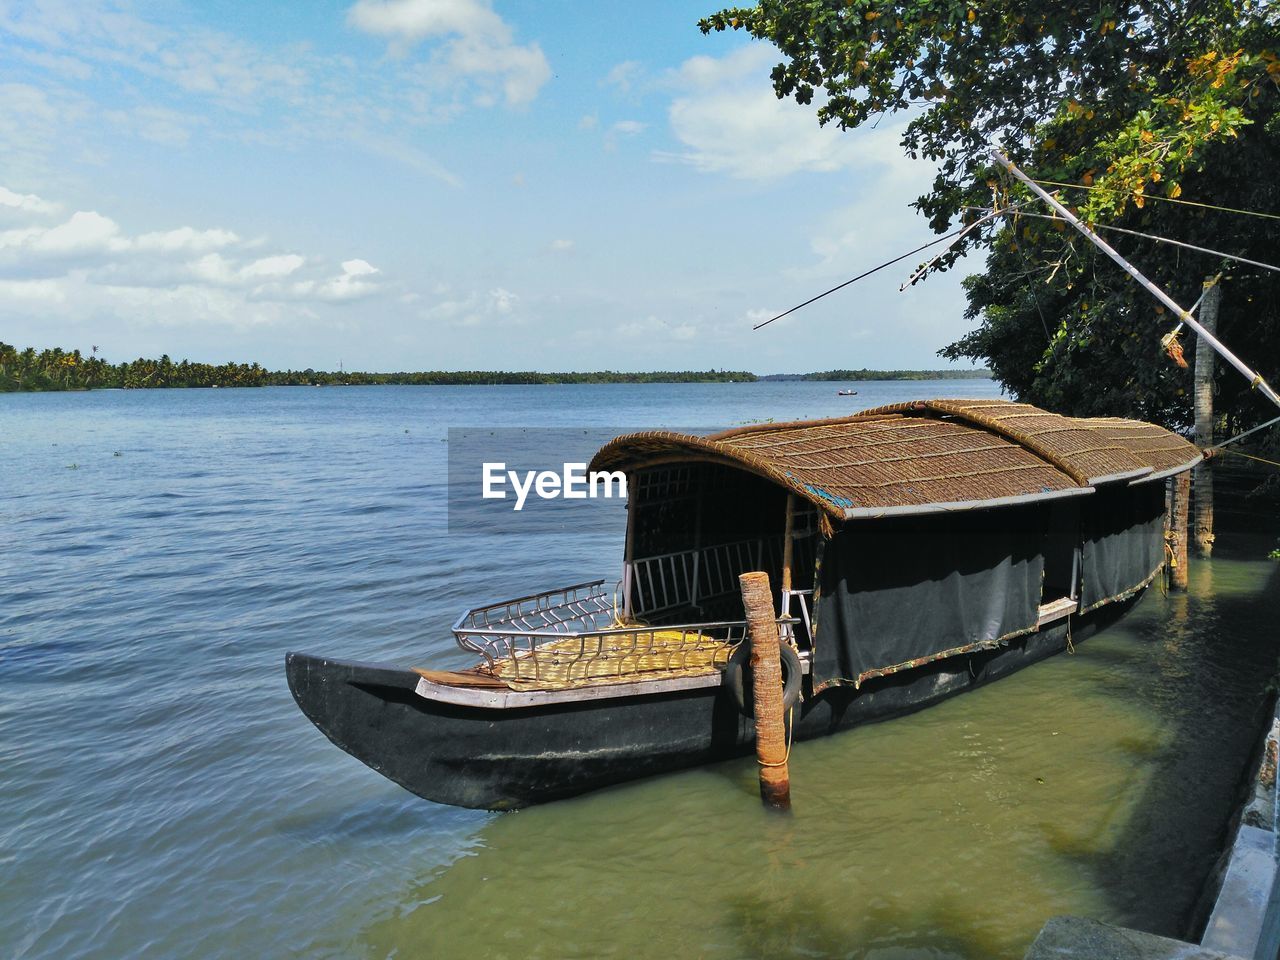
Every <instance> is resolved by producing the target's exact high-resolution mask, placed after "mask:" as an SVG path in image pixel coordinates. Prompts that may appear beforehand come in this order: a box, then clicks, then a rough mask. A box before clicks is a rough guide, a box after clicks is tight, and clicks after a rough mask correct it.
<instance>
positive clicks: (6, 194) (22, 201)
mask: <svg viewBox="0 0 1280 960" xmlns="http://www.w3.org/2000/svg"><path fill="white" fill-rule="evenodd" d="M0 207H11V208H13V209H15V210H22V211H26V212H28V213H57V212H58V211H59V210H60V209H61V208H60V207H59V206H58V205H57V204H56V203H49V202H48V201H46V200H41V199H40V198H39V197H37V196H36V195H35V194H34V193H15V192H14V191H12V190H8V189H6V188H5V187H0Z"/></svg>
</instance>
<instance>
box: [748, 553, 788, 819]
mask: <svg viewBox="0 0 1280 960" xmlns="http://www.w3.org/2000/svg"><path fill="white" fill-rule="evenodd" d="M738 584H739V586H740V587H741V589H742V606H743V607H744V608H745V610H746V613H747V629H748V631H749V634H750V643H751V676H752V680H753V683H752V699H753V700H754V702H755V715H756V716H755V719H756V760H757V761H758V762H759V764H760V799H761V800H763V801H764V805H765V806H766V807H769V808H772V809H775V810H790V809H791V778H790V775H789V774H788V772H787V724H786V717H785V716H784V711H783V709H782V652H781V649H780V647H781V641H780V640H779V638H778V621H777V619H775V617H774V613H773V591H772V588H771V587H770V586H769V574H767V573H744V574H742V575H741V576H740V577H738Z"/></svg>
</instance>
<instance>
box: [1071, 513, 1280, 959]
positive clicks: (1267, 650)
mask: <svg viewBox="0 0 1280 960" xmlns="http://www.w3.org/2000/svg"><path fill="white" fill-rule="evenodd" d="M1264 553H1265V549H1264V547H1263V541H1261V540H1259V539H1257V538H1247V539H1244V540H1240V539H1236V540H1235V541H1232V540H1231V539H1230V538H1226V539H1225V542H1224V543H1222V544H1221V546H1220V548H1219V550H1218V556H1217V557H1216V558H1215V560H1214V561H1213V562H1212V564H1206V563H1203V562H1197V561H1195V560H1194V559H1193V560H1192V566H1191V570H1190V585H1189V590H1188V592H1187V593H1185V594H1182V593H1171V594H1169V595H1168V596H1165V597H1161V596H1158V595H1155V596H1151V597H1148V598H1147V600H1146V602H1145V604H1144V606H1146V607H1147V611H1146V614H1145V615H1141V616H1138V617H1135V618H1134V619H1133V620H1132V621H1131V622H1130V623H1129V624H1127V629H1128V631H1129V632H1130V634H1131V635H1132V642H1130V643H1126V644H1124V645H1123V646H1121V645H1118V644H1115V643H1114V641H1109V640H1108V639H1107V638H1105V637H1099V638H1098V640H1097V641H1095V643H1096V647H1097V648H1096V649H1094V648H1091V649H1089V650H1088V651H1087V656H1088V657H1089V658H1090V659H1091V660H1095V661H1097V662H1099V663H1106V664H1108V665H1109V667H1110V669H1109V670H1108V671H1107V672H1106V673H1105V674H1103V675H1102V676H1100V677H1099V678H1098V680H1097V684H1098V688H1099V690H1100V691H1103V692H1105V693H1107V694H1109V695H1111V696H1116V697H1125V696H1127V697H1136V698H1138V702H1139V704H1140V705H1141V706H1143V707H1145V708H1146V709H1147V710H1148V711H1150V712H1151V713H1152V714H1153V715H1155V716H1158V717H1159V718H1160V719H1161V721H1162V724H1161V727H1160V728H1159V729H1158V730H1156V731H1152V732H1151V733H1150V734H1148V735H1147V736H1143V737H1126V738H1121V739H1119V740H1118V741H1117V746H1119V747H1120V748H1121V749H1124V750H1126V751H1127V752H1128V753H1129V754H1130V755H1131V756H1132V759H1133V762H1134V763H1135V765H1138V766H1140V767H1141V768H1142V769H1143V770H1145V771H1147V772H1148V774H1149V776H1148V778H1147V779H1146V783H1145V787H1144V788H1143V790H1142V792H1141V794H1140V795H1139V796H1137V797H1136V799H1135V801H1134V802H1133V806H1132V809H1131V811H1130V812H1129V815H1128V816H1127V818H1126V820H1125V822H1124V825H1123V828H1122V829H1121V830H1120V831H1119V833H1118V835H1117V837H1116V840H1115V842H1114V843H1113V844H1109V845H1107V847H1106V848H1105V849H1102V850H1099V849H1096V848H1094V847H1093V845H1092V844H1091V843H1090V838H1088V837H1080V836H1072V835H1071V834H1070V833H1068V832H1065V831H1063V832H1059V833H1058V834H1056V836H1055V840H1054V846H1055V849H1056V851H1057V852H1058V853H1059V854H1060V855H1061V856H1063V857H1066V858H1077V859H1079V860H1080V861H1081V862H1082V863H1085V864H1087V865H1088V867H1089V869H1090V870H1091V872H1092V873H1093V875H1094V877H1095V881H1096V883H1097V884H1098V887H1099V889H1100V890H1103V891H1105V893H1106V896H1107V898H1108V900H1109V902H1110V904H1111V907H1112V909H1113V910H1114V911H1115V919H1116V921H1117V922H1120V923H1123V924H1125V925H1128V926H1133V927H1136V928H1138V929H1142V930H1147V931H1150V932H1153V933H1159V934H1163V935H1166V936H1173V937H1187V938H1192V939H1198V936H1197V934H1198V933H1199V929H1198V928H1199V927H1200V926H1201V925H1202V924H1203V922H1204V919H1205V917H1204V916H1203V915H1202V913H1203V906H1204V905H1203V904H1200V903H1199V901H1200V899H1201V896H1202V892H1203V891H1204V889H1205V886H1206V881H1208V880H1209V878H1210V874H1211V873H1212V871H1213V869H1214V865H1215V863H1216V862H1217V860H1218V858H1219V856H1220V855H1221V853H1222V851H1223V849H1224V846H1225V844H1226V842H1227V841H1228V839H1229V838H1228V836H1227V831H1228V829H1229V828H1230V827H1231V822H1230V820H1229V819H1228V818H1229V816H1230V813H1231V811H1233V810H1234V809H1235V807H1236V805H1237V804H1238V801H1239V799H1240V797H1241V792H1242V790H1243V789H1244V786H1245V783H1244V781H1245V780H1246V779H1247V778H1248V777H1249V775H1250V769H1249V768H1250V764H1251V761H1252V759H1253V751H1254V749H1255V748H1256V747H1257V742H1258V737H1259V735H1260V733H1261V731H1262V728H1263V725H1264V722H1265V716H1264V714H1265V712H1266V710H1267V709H1268V707H1269V706H1270V696H1269V694H1270V691H1271V689H1272V685H1273V683H1274V679H1275V675H1276V666H1277V653H1280V645H1278V644H1277V635H1276V631H1275V627H1274V625H1275V623H1276V622H1277V621H1280V567H1278V566H1275V565H1272V566H1271V569H1270V570H1269V571H1268V573H1267V574H1266V575H1265V582H1264V583H1263V584H1262V585H1261V586H1257V585H1256V584H1250V586H1251V587H1252V588H1251V589H1248V590H1241V589H1240V587H1241V582H1240V577H1241V575H1242V573H1243V571H1242V570H1241V569H1240V567H1241V566H1242V565H1243V564H1244V561H1241V560H1240V559H1239V558H1240V557H1241V556H1242V555H1243V556H1248V557H1252V558H1257V557H1259V556H1262V555H1264ZM1249 566H1250V567H1251V568H1252V569H1253V570H1255V571H1256V570H1257V569H1258V564H1257V563H1256V562H1255V563H1252V564H1249ZM1249 579H1252V578H1249ZM1153 607H1154V608H1155V609H1154V610H1153V609H1152V608H1153Z"/></svg>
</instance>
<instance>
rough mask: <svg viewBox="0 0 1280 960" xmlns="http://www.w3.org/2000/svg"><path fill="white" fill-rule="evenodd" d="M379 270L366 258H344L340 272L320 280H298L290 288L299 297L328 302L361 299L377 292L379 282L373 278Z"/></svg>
mask: <svg viewBox="0 0 1280 960" xmlns="http://www.w3.org/2000/svg"><path fill="white" fill-rule="evenodd" d="M381 272H382V271H381V270H379V269H378V268H377V267H375V266H374V265H373V264H371V263H369V262H368V261H367V260H344V261H343V263H342V272H341V273H338V274H336V275H334V276H331V277H329V278H327V279H325V280H320V281H316V280H300V281H298V282H297V283H295V284H293V286H292V288H291V290H292V292H293V293H294V294H295V295H297V296H298V297H301V298H314V299H317V300H325V301H329V302H341V301H349V300H361V299H364V298H365V297H368V296H372V295H373V294H375V293H377V292H378V290H379V284H378V282H377V281H376V280H375V279H373V278H374V276H375V275H376V274H379V273H381Z"/></svg>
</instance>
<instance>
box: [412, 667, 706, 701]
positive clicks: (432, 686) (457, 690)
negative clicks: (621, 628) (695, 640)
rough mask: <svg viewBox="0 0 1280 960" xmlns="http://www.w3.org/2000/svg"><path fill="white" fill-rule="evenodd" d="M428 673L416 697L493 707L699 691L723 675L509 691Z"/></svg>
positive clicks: (504, 685) (502, 685) (502, 687)
mask: <svg viewBox="0 0 1280 960" xmlns="http://www.w3.org/2000/svg"><path fill="white" fill-rule="evenodd" d="M428 672H431V671H421V670H419V671H418V673H419V675H420V679H419V680H418V685H417V687H416V688H415V692H416V693H417V694H418V696H420V697H423V698H424V699H427V700H435V701H437V702H439V703H452V704H456V705H458V706H465V707H487V708H490V709H494V710H509V709H511V708H514V707H539V706H549V705H551V704H554V703H585V702H589V701H592V700H610V699H616V698H619V697H643V696H651V695H653V694H659V693H674V692H677V691H680V690H699V689H703V688H706V687H718V686H720V683H721V680H722V679H723V674H722V673H721V672H720V671H719V670H717V671H716V672H715V673H708V674H702V675H700V676H693V677H671V678H666V679H657V680H637V681H632V682H629V683H601V684H592V685H590V686H581V687H570V688H569V689H565V690H512V689H511V688H510V687H508V686H507V685H506V684H505V683H502V682H501V681H498V684H497V686H488V685H486V686H480V685H471V684H458V685H455V684H454V682H453V680H452V678H453V677H457V676H460V675H459V674H449V675H448V676H449V677H450V680H449V682H447V683H440V682H438V681H437V680H433V679H431V678H430V677H427V676H422V674H424V673H428Z"/></svg>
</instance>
